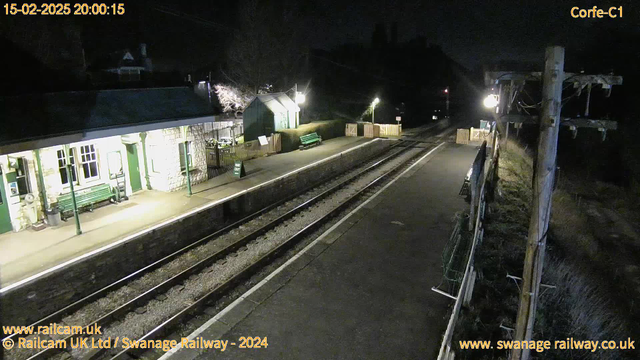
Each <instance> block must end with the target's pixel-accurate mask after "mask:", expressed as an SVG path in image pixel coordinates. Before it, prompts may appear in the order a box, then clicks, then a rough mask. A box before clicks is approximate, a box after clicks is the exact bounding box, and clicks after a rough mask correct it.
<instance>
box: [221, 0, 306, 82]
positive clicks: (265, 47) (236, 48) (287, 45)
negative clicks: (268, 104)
mask: <svg viewBox="0 0 640 360" xmlns="http://www.w3.org/2000/svg"><path fill="white" fill-rule="evenodd" d="M239 6H240V13H239V19H238V28H239V30H238V31H237V32H236V33H235V34H234V38H233V41H232V43H231V46H230V48H229V50H228V71H227V72H226V74H227V77H228V78H229V80H230V81H232V82H235V83H236V84H237V85H239V86H247V87H249V88H250V89H252V91H253V93H258V92H259V90H260V89H261V88H262V87H264V86H266V85H267V86H268V85H271V86H273V89H274V90H287V87H288V86H290V81H291V79H292V78H293V77H294V76H295V75H296V74H297V71H298V68H299V67H298V63H299V62H300V58H301V56H302V55H303V54H304V47H303V46H302V41H301V36H300V31H296V30H298V28H299V26H298V24H299V22H300V21H301V19H300V17H299V16H297V13H298V12H297V6H296V4H295V3H293V2H291V1H288V0H284V1H277V2H273V1H260V0H246V1H244V2H243V3H242V4H240V5H239Z"/></svg>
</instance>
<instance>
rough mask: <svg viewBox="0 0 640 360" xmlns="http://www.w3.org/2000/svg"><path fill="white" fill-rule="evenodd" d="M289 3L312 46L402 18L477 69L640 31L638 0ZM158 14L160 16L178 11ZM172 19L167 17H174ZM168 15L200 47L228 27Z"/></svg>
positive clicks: (189, 8) (199, 9)
mask: <svg viewBox="0 0 640 360" xmlns="http://www.w3.org/2000/svg"><path fill="white" fill-rule="evenodd" d="M212 3H213V5H212ZM239 3H241V2H239ZM281 3H282V6H292V5H291V4H294V5H297V6H298V11H299V16H300V18H301V19H302V20H301V22H300V23H301V29H300V31H301V33H302V34H303V37H304V38H305V39H306V40H307V42H308V44H309V45H310V46H311V47H314V48H323V49H331V48H333V47H335V46H337V45H339V44H342V43H352V42H359V43H369V42H370V41H371V34H372V31H373V29H374V26H375V24H376V23H384V24H386V25H387V26H389V25H390V24H391V23H392V22H397V23H398V37H399V40H400V41H403V40H409V39H410V38H414V37H416V36H424V37H425V38H426V39H427V41H428V42H430V43H435V44H438V45H440V46H441V47H442V48H443V50H444V51H445V53H447V54H449V55H450V56H451V57H452V58H453V59H455V60H456V61H458V62H460V63H461V64H462V65H464V66H466V67H467V68H470V69H473V68H475V67H477V66H479V65H481V64H483V63H485V62H487V61H495V60H497V59H507V60H518V61H535V62H538V61H542V55H543V53H544V48H545V46H547V45H550V44H559V45H564V46H567V47H568V50H580V49H582V48H584V47H585V46H588V45H590V39H591V37H592V36H594V35H596V34H606V33H607V32H610V31H616V30H622V31H629V32H635V33H636V34H638V33H640V26H638V24H640V17H639V15H638V4H635V6H634V4H633V2H632V1H630V0H619V1H615V2H614V1H603V2H599V3H598V4H597V5H598V7H600V8H604V9H608V8H609V7H610V6H616V7H617V6H623V9H624V14H623V18H622V19H607V18H604V19H574V18H572V17H571V15H570V10H571V8H572V7H573V6H580V7H584V8H588V7H590V6H593V3H592V2H581V1H517V2H511V1H482V2H481V1H473V0H458V1H421V0H407V1H402V0H395V1H394V0H369V1H344V0H324V1H315V2H308V3H307V2H294V1H286V0H285V1H281ZM580 3H583V4H580ZM165 6H167V7H171V8H174V9H178V10H182V11H184V12H186V13H190V14H198V15H199V16H201V17H202V18H204V19H208V20H211V21H213V22H216V23H218V24H225V26H229V27H234V25H235V24H234V22H233V17H234V16H236V13H235V11H238V9H232V8H226V9H225V10H221V11H217V10H215V9H216V8H219V9H223V8H224V5H223V3H221V2H218V1H214V2H211V1H191V2H188V3H187V4H181V5H177V4H175V3H174V4H172V3H171V2H169V1H166V2H165ZM240 7H241V6H240ZM145 11H148V10H145ZM240 11H241V10H240ZM152 15H153V17H154V18H155V19H162V18H171V17H172V16H170V15H165V14H152ZM167 20H168V19H162V20H161V21H163V22H164V23H165V24H166V21H167ZM168 21H169V23H171V24H173V25H172V26H176V30H177V31H176V32H173V35H174V36H175V37H176V38H180V39H182V40H181V41H182V43H186V44H190V43H193V44H190V45H191V46H193V47H198V45H197V44H196V43H198V42H199V40H198V39H200V38H201V37H202V35H203V34H202V33H199V32H203V31H204V32H209V31H214V32H218V33H224V32H225V30H224V29H223V28H218V29H216V28H215V27H207V26H203V25H201V24H198V23H196V22H193V21H190V20H186V19H182V18H177V17H173V19H171V20H168ZM184 35H187V38H184ZM190 35H191V36H190ZM170 37H171V36H170ZM612 37H615V35H613V34H612ZM164 40H168V39H167V38H166V37H165V38H164ZM612 40H615V38H613V39H612ZM160 42H162V40H161V41H160Z"/></svg>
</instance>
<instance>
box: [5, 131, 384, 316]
mask: <svg viewBox="0 0 640 360" xmlns="http://www.w3.org/2000/svg"><path fill="white" fill-rule="evenodd" d="M391 145H392V142H390V141H373V142H370V143H367V144H366V145H365V146H362V147H359V148H357V149H354V150H352V151H349V152H346V153H343V154H340V155H338V156H336V157H334V158H332V159H331V160H328V161H325V162H323V163H321V164H318V165H316V166H314V167H310V168H306V169H304V170H301V171H299V172H296V173H294V174H291V175H289V176H287V177H285V178H280V179H277V180H275V181H272V182H270V183H267V184H264V185H262V186H260V187H258V188H256V189H254V190H252V191H251V192H248V193H245V194H243V195H240V196H237V197H235V198H232V199H230V200H228V201H226V202H224V203H219V204H215V205H212V206H210V207H207V208H205V209H202V210H200V211H199V212H197V213H194V214H191V215H189V216H187V217H184V218H182V219H180V220H178V221H175V222H172V223H170V224H166V225H164V226H161V227H158V228H154V229H153V230H150V231H148V232H146V233H144V234H141V235H139V236H138V237H136V238H134V239H130V240H128V241H127V242H124V243H122V244H120V245H118V246H116V247H113V248H110V249H108V250H105V251H103V252H100V253H97V254H94V255H93V256H91V257H89V258H86V259H83V260H82V261H79V262H76V263H73V264H71V265H69V266H67V267H65V268H63V269H59V270H56V271H54V272H51V273H49V274H47V275H45V276H43V277H40V278H38V279H36V280H34V281H32V282H29V283H27V284H24V285H22V286H19V287H16V288H14V289H11V290H10V291H8V292H7V293H4V294H2V297H1V298H0V301H2V304H1V305H2V306H0V309H1V311H2V314H1V315H2V318H3V322H4V323H6V324H11V325H26V324H29V323H32V322H34V321H36V320H38V319H40V318H42V317H44V316H46V315H48V314H50V313H52V312H54V311H56V310H58V309H60V308H62V307H63V306H65V305H67V304H69V303H71V302H73V301H76V300H78V299H80V298H82V297H84V296H86V295H88V294H90V293H92V292H94V291H97V290H98V289H100V288H102V287H104V286H106V285H108V284H110V283H112V282H114V281H116V280H118V279H120V278H122V277H124V276H126V275H128V274H130V273H131V272H133V271H136V270H138V269H140V268H141V267H143V266H145V265H148V264H150V263H152V262H154V261H156V260H158V259H160V258H161V257H164V256H166V255H168V254H170V253H172V252H175V251H177V250H178V249H180V248H182V247H184V246H186V245H188V244H191V243H193V242H195V241H197V240H198V239H201V238H202V237H204V236H206V235H208V234H211V233H212V232H214V231H216V230H218V229H220V228H222V227H223V226H225V225H226V224H229V223H230V222H232V221H235V220H238V219H240V218H241V217H243V216H246V215H248V214H250V213H252V212H255V211H257V210H259V209H261V208H263V207H265V206H267V205H269V204H271V203H272V202H274V201H278V200H281V199H284V198H286V197H289V196H291V195H292V194H294V193H296V192H298V191H302V190H304V189H307V188H309V187H312V186H316V185H319V184H321V183H323V182H325V181H326V180H328V179H331V178H333V177H335V176H337V175H338V174H340V173H342V172H344V171H346V170H349V169H352V168H354V167H356V166H358V164H360V163H361V162H362V161H363V159H366V158H368V157H369V156H371V155H374V154H376V153H378V152H380V151H382V150H384V149H385V148H387V147H389V146H391ZM176 147H177V145H176ZM186 229H188V231H185V230H186Z"/></svg>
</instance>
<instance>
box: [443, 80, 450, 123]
mask: <svg viewBox="0 0 640 360" xmlns="http://www.w3.org/2000/svg"><path fill="white" fill-rule="evenodd" d="M444 93H445V94H446V95H447V119H448V118H449V87H448V86H447V88H446V89H444Z"/></svg>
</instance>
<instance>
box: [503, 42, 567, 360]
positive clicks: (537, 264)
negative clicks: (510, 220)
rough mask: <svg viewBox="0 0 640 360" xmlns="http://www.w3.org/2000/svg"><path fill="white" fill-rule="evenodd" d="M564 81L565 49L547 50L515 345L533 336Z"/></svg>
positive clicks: (521, 353)
mask: <svg viewBox="0 0 640 360" xmlns="http://www.w3.org/2000/svg"><path fill="white" fill-rule="evenodd" d="M563 80H564V48H563V47H560V46H552V47H548V48H547V49H546V52H545V65H544V74H543V85H542V113H541V117H540V137H539V139H538V154H537V161H536V168H535V173H534V183H533V207H532V209H531V219H530V222H529V236H528V238H527V249H526V255H525V261H524V270H523V274H522V292H521V294H520V306H519V308H518V318H517V320H516V335H515V339H514V340H516V341H529V340H531V337H532V334H533V325H534V322H535V314H536V307H537V300H538V292H539V290H540V281H541V279H542V268H543V265H544V253H545V248H546V243H547V229H548V228H549V218H550V215H551V198H552V195H553V184H554V176H555V169H556V154H557V150H558V132H559V129H560V110H561V107H562V82H563ZM510 359H511V360H527V359H529V350H526V349H522V350H516V349H514V350H512V352H511V358H510Z"/></svg>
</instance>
